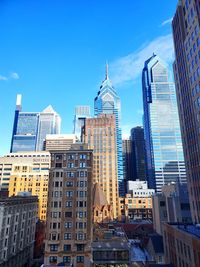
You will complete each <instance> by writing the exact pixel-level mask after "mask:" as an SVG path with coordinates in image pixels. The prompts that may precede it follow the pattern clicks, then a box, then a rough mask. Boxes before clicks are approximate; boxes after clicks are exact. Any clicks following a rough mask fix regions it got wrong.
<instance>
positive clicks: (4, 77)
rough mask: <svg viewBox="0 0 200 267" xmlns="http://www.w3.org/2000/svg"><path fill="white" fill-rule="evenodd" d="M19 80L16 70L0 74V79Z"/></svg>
mask: <svg viewBox="0 0 200 267" xmlns="http://www.w3.org/2000/svg"><path fill="white" fill-rule="evenodd" d="M8 80H19V74H18V73H17V72H11V73H10V75H9V76H7V77H6V76H2V75H0V81H8Z"/></svg>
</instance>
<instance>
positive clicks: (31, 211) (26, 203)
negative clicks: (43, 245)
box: [0, 196, 38, 267]
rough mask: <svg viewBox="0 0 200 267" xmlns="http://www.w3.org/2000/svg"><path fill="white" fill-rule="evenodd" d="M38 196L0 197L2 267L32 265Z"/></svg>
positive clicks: (0, 263) (0, 260) (0, 253)
mask: <svg viewBox="0 0 200 267" xmlns="http://www.w3.org/2000/svg"><path fill="white" fill-rule="evenodd" d="M37 208H38V198H37V197H36V196H34V197H33V196H16V197H9V198H2V199H0V267H24V266H31V262H32V259H33V249H34V241H35V228H36V217H37Z"/></svg>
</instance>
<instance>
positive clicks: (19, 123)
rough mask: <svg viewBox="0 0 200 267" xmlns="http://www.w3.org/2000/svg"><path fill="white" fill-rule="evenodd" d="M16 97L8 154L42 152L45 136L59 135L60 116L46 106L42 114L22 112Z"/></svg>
mask: <svg viewBox="0 0 200 267" xmlns="http://www.w3.org/2000/svg"><path fill="white" fill-rule="evenodd" d="M21 110H22V107H21V95H18V96H17V103H16V110H15V118H14V125H13V134H12V140H11V148H10V152H19V151H40V150H44V141H45V138H46V135H47V134H56V133H60V121H61V119H60V116H59V115H58V114H57V113H56V112H55V111H54V110H53V108H52V107H51V106H48V107H47V108H46V109H44V110H43V111H42V112H22V111H21Z"/></svg>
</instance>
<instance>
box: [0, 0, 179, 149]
mask: <svg viewBox="0 0 200 267" xmlns="http://www.w3.org/2000/svg"><path fill="white" fill-rule="evenodd" d="M176 4H177V0H168V1H160V0H152V1H149V0H143V1H133V0H123V1H122V0H118V1H116V0H109V1H108V0H84V1H83V0H42V1H41V0H29V1H27V0H1V1H0V90H1V105H0V122H1V124H0V125H1V127H0V154H5V153H8V152H9V147H10V139H11V134H12V126H13V118H14V109H15V99H16V94H17V93H21V94H22V107H23V111H42V110H43V109H44V108H45V107H46V106H47V105H49V104H51V105H52V106H53V107H54V109H55V110H56V111H57V112H58V113H59V114H60V115H61V117H62V132H63V133H71V132H72V128H73V127H72V121H73V114H74V107H75V106H76V105H90V106H91V110H92V112H93V100H94V97H95V96H96V93H97V91H98V89H99V86H100V84H101V82H102V80H103V79H104V76H105V62H106V61H108V63H109V72H110V74H109V76H110V79H111V80H112V82H113V84H114V86H115V88H116V90H117V92H118V94H119V96H120V98H121V106H122V122H121V124H122V130H123V134H124V136H127V135H128V133H129V130H130V128H131V127H134V126H136V125H141V123H142V108H143V107H142V88H141V71H142V67H143V63H144V60H146V59H147V58H148V57H150V56H151V55H152V53H153V52H155V53H157V54H158V55H159V56H160V57H161V58H162V59H164V60H166V61H167V62H168V63H169V65H170V64H171V63H172V61H173V42H172V36H171V23H170V21H171V18H172V16H173V15H174V12H175V8H176Z"/></svg>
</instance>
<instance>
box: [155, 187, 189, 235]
mask: <svg viewBox="0 0 200 267" xmlns="http://www.w3.org/2000/svg"><path fill="white" fill-rule="evenodd" d="M152 206H153V226H154V230H155V231H156V232H157V233H158V234H160V235H162V234H163V223H164V222H171V223H177V222H180V223H191V222H192V220H191V212H190V204H189V197H188V189H187V184H169V185H165V186H163V188H162V193H157V194H155V195H153V196H152Z"/></svg>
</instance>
